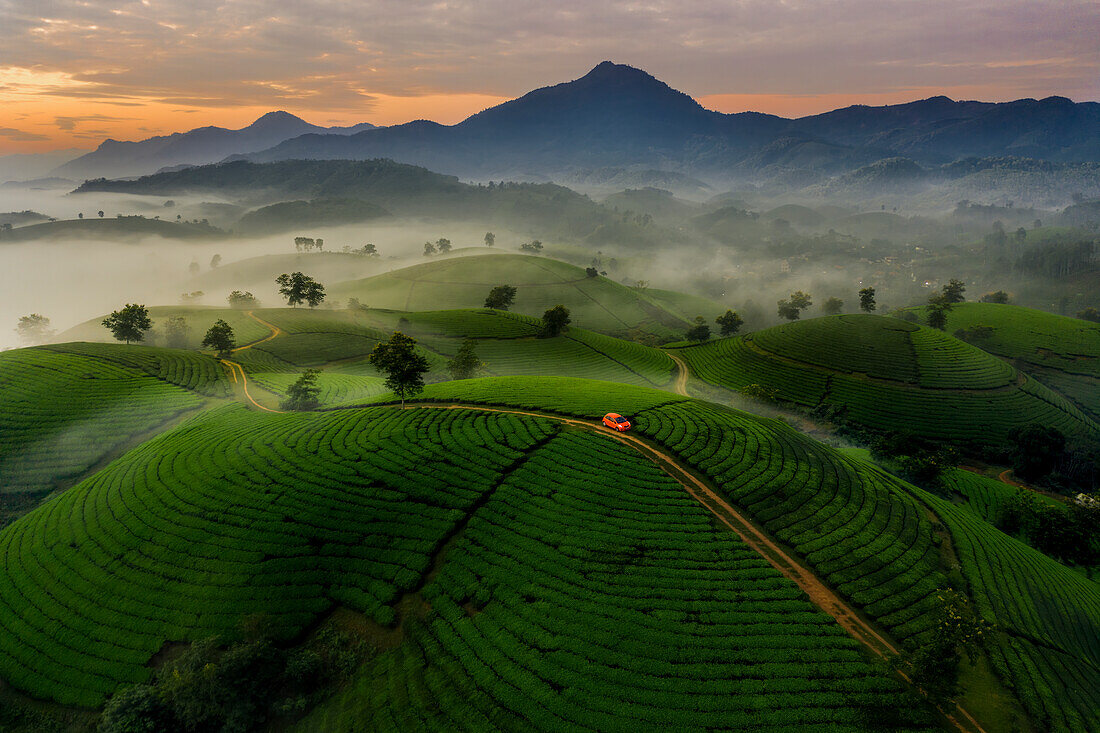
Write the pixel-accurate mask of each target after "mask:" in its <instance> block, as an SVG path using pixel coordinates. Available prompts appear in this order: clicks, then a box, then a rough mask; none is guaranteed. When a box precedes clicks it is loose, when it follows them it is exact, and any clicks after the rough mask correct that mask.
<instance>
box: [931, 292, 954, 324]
mask: <svg viewBox="0 0 1100 733" xmlns="http://www.w3.org/2000/svg"><path fill="white" fill-rule="evenodd" d="M945 290H946V287H945ZM949 297H950V296H949V295H948V294H947V293H938V294H936V295H933V296H931V297H930V298H929V299H928V325H929V326H930V327H932V328H936V329H939V330H940V331H943V330H946V329H947V314H948V313H950V312H951V309H952V307H953V306H952V302H953V301H951V300H949Z"/></svg>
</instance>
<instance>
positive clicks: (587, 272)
mask: <svg viewBox="0 0 1100 733" xmlns="http://www.w3.org/2000/svg"><path fill="white" fill-rule="evenodd" d="M599 274H600V271H599V270H597V269H596V268H595V267H586V268H584V276H585V277H596V276H597V275H599Z"/></svg>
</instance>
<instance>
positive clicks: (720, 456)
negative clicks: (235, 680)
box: [381, 378, 946, 641]
mask: <svg viewBox="0 0 1100 733" xmlns="http://www.w3.org/2000/svg"><path fill="white" fill-rule="evenodd" d="M423 398H424V399H425V400H429V401H451V400H458V401H463V402H472V403H483V404H497V405H514V406H517V407H525V408H532V409H538V408H539V407H540V406H541V407H542V409H548V410H553V411H556V412H561V413H564V414H569V415H576V416H580V417H588V418H597V417H599V416H600V415H602V414H603V412H606V411H607V409H610V408H609V407H607V406H608V405H612V406H614V407H615V409H616V410H617V411H618V412H621V413H623V414H624V415H626V416H627V417H629V418H630V419H631V420H632V421H633V422H634V424H635V426H636V428H635V429H636V431H638V432H640V433H642V434H644V435H646V436H648V437H650V438H652V439H653V440H655V441H656V442H657V443H659V444H661V445H663V446H666V447H668V448H669V449H670V450H671V451H672V452H673V453H675V454H676V455H677V456H679V457H680V458H682V459H683V460H684V461H685V462H686V463H687V464H688V465H691V466H693V467H694V468H696V469H697V470H698V471H699V472H700V473H701V474H703V475H704V476H706V477H708V478H709V479H710V480H711V481H712V482H713V483H714V484H715V485H716V486H717V487H718V488H719V489H720V490H721V491H722V492H723V493H724V494H725V496H726V497H727V498H728V499H729V500H730V501H731V502H732V503H733V504H734V505H736V506H738V507H741V508H742V509H744V510H746V511H747V513H748V514H749V515H750V516H751V517H752V518H753V519H754V520H756V521H757V522H758V523H759V524H761V525H762V526H763V527H764V528H765V529H766V530H767V531H768V532H769V534H771V535H772V536H773V537H777V538H778V539H780V540H782V541H783V542H786V543H787V544H789V545H790V546H791V547H792V548H793V549H794V550H795V551H796V552H797V553H798V554H799V555H801V556H802V557H804V558H806V560H807V561H808V562H809V563H810V565H811V566H812V567H813V568H814V570H815V572H816V573H817V574H818V575H819V576H820V577H821V578H822V579H823V580H825V581H826V582H827V583H828V584H829V585H830V587H832V588H834V589H836V590H838V591H840V592H841V593H842V594H843V595H845V596H847V597H848V598H850V599H852V601H854V602H855V603H856V604H857V605H858V606H860V607H861V608H862V609H863V610H864V611H865V612H866V613H867V614H868V615H870V616H871V617H872V618H873V619H875V620H876V621H877V622H879V623H881V624H882V625H883V626H885V627H886V628H887V630H889V631H890V633H891V634H893V635H894V636H895V637H896V638H898V639H899V640H901V641H906V640H910V639H912V640H914V641H916V640H918V639H919V636H920V634H921V633H923V632H924V631H926V630H927V629H928V627H929V624H931V623H932V621H931V617H930V616H929V615H928V613H927V612H928V611H929V610H930V609H931V607H932V603H933V600H932V595H933V592H934V591H935V589H936V588H937V587H940V586H941V585H942V584H943V583H944V582H946V580H945V578H944V577H943V576H942V574H941V573H940V570H939V560H938V550H937V549H936V547H935V546H934V544H933V542H932V526H931V523H930V522H929V521H928V519H927V517H926V516H925V515H924V513H923V510H922V509H921V507H920V506H919V504H918V503H917V502H916V501H914V500H913V499H912V497H911V496H909V494H908V492H907V491H906V490H905V489H903V488H901V487H900V486H899V485H898V484H896V483H894V482H892V481H891V480H889V479H884V478H882V477H881V476H880V475H879V474H877V473H875V472H868V471H861V470H858V469H857V468H855V467H854V466H853V465H852V464H851V463H850V462H849V461H848V460H847V459H846V458H844V457H843V456H841V455H840V454H839V453H837V452H836V451H834V450H832V449H830V448H827V447H825V446H823V445H821V444H819V443H816V442H815V441H812V440H810V439H808V438H806V437H804V436H802V435H800V434H799V433H797V432H795V431H794V430H792V429H790V428H788V427H787V426H786V425H784V424H782V423H779V422H776V421H772V420H765V419H762V418H758V417H754V416H751V415H748V414H746V413H740V412H736V411H733V410H728V409H725V408H721V407H718V406H715V405H710V404H707V403H702V402H698V401H695V400H687V399H686V398H683V397H676V396H674V395H667V396H665V397H662V396H661V393H659V392H654V391H652V390H641V389H636V388H631V387H625V386H614V385H610V384H606V383H600V382H589V381H582V380H559V379H554V378H541V379H520V378H516V379H509V378H502V379H492V378H490V379H474V380H467V381H463V382H452V383H444V384H438V385H431V386H429V387H428V389H426V390H425V393H424V395H423ZM381 399H385V397H383V398H381Z"/></svg>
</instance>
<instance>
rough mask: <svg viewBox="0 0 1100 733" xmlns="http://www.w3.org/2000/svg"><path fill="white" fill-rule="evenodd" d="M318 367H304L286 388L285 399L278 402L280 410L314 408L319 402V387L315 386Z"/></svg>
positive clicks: (318, 372) (318, 371) (319, 371)
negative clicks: (299, 374)
mask: <svg viewBox="0 0 1100 733" xmlns="http://www.w3.org/2000/svg"><path fill="white" fill-rule="evenodd" d="M320 373H321V370H319V369H306V370H305V371H304V372H302V374H301V376H299V377H298V379H297V380H295V382H294V384H292V385H290V386H289V387H287V388H286V399H285V400H283V401H282V402H280V403H279V409H280V410H296V411H305V410H314V409H316V408H317V406H318V405H320V404H321V400H320V399H319V398H320V396H321V388H320V387H318V386H317V375H318V374H320Z"/></svg>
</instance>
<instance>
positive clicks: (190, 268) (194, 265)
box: [187, 260, 202, 277]
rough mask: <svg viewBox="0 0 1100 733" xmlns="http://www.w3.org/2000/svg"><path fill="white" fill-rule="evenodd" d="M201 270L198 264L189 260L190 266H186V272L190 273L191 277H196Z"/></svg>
mask: <svg viewBox="0 0 1100 733" xmlns="http://www.w3.org/2000/svg"><path fill="white" fill-rule="evenodd" d="M201 269H202V268H201V267H200V266H199V263H198V262H195V261H194V260H191V264H190V265H188V266H187V271H188V272H190V273H191V277H194V276H195V275H198V274H199V270H201Z"/></svg>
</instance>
